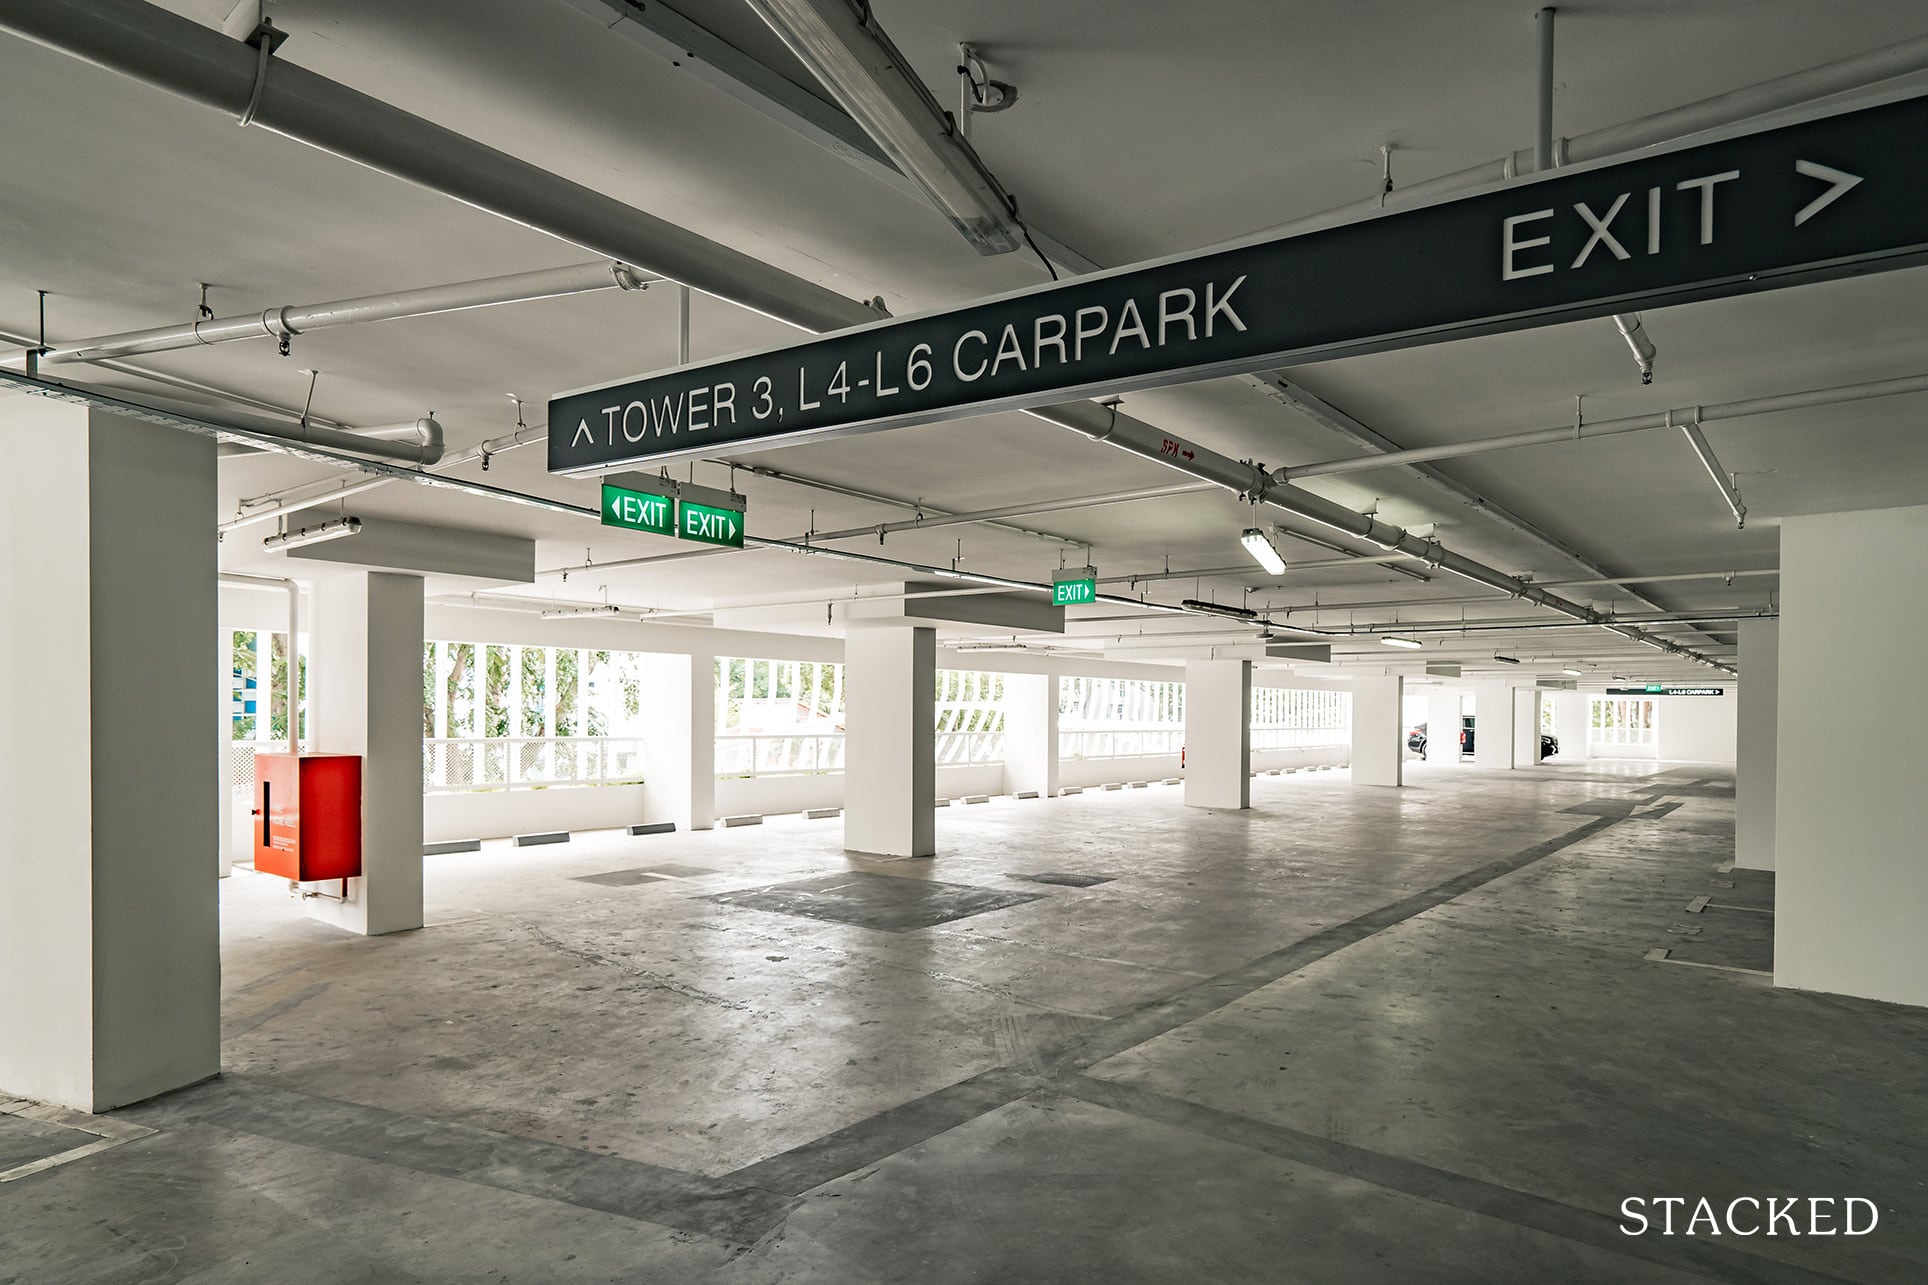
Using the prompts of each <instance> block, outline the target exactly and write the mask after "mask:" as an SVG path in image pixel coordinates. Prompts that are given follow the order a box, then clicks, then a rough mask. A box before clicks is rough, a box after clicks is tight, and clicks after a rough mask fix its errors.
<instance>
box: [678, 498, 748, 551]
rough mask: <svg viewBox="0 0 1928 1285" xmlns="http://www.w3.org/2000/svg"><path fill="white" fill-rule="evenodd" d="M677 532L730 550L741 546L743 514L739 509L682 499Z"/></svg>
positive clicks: (688, 537) (679, 503) (679, 505)
mask: <svg viewBox="0 0 1928 1285" xmlns="http://www.w3.org/2000/svg"><path fill="white" fill-rule="evenodd" d="M676 534H677V535H678V536H679V537H681V538H682V539H685V540H695V541H696V542H698V543H699V544H720V545H722V546H723V547H724V548H726V549H741V548H742V547H743V515H742V514H741V513H739V512H738V511H737V510H735V509H725V508H720V507H718V506H717V505H714V504H698V503H696V502H695V501H694V500H681V501H678V503H677V519H676Z"/></svg>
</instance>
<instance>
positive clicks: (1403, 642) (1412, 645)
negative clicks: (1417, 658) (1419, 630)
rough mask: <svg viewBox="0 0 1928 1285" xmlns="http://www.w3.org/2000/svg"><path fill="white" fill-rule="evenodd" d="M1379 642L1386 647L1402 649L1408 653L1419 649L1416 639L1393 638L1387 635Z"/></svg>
mask: <svg viewBox="0 0 1928 1285" xmlns="http://www.w3.org/2000/svg"><path fill="white" fill-rule="evenodd" d="M1379 641H1380V642H1381V643H1383V644H1385V645H1386V646H1388V647H1404V648H1407V649H1408V650H1410V651H1417V650H1418V649H1419V647H1420V642H1419V640H1418V639H1417V638H1394V637H1393V636H1392V635H1391V634H1387V635H1386V636H1385V637H1383V638H1381V639H1380V640H1379Z"/></svg>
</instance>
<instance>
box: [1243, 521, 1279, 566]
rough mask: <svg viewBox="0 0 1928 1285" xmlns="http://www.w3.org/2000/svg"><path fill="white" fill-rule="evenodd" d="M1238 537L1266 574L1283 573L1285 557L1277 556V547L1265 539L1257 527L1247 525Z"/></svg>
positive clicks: (1263, 533)
mask: <svg viewBox="0 0 1928 1285" xmlns="http://www.w3.org/2000/svg"><path fill="white" fill-rule="evenodd" d="M1238 539H1239V543H1240V544H1242V545H1244V546H1245V551H1246V552H1247V553H1249V554H1251V555H1252V561H1254V562H1256V563H1258V564H1259V565H1260V566H1261V567H1264V568H1265V573H1266V574H1267V575H1270V576H1282V575H1284V574H1285V559H1284V558H1281V557H1280V556H1279V551H1278V548H1277V547H1276V546H1275V545H1273V543H1272V542H1271V541H1270V540H1268V539H1266V537H1265V532H1263V531H1261V530H1259V529H1258V528H1257V527H1247V528H1245V532H1244V534H1242V535H1240V536H1239V538H1238Z"/></svg>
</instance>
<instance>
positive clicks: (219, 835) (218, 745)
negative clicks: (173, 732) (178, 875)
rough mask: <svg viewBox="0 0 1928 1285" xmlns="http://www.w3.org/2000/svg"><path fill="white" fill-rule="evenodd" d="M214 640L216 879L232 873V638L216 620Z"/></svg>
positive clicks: (226, 876)
mask: <svg viewBox="0 0 1928 1285" xmlns="http://www.w3.org/2000/svg"><path fill="white" fill-rule="evenodd" d="M218 592H219V591H218V590H217V593H218ZM214 642H215V657H214V659H215V668H214V673H215V683H216V686H215V691H216V692H218V693H219V697H218V699H217V701H216V705H217V711H216V713H215V716H214V752H215V763H214V775H215V782H214V789H215V797H216V798H217V799H218V800H219V802H218V803H217V804H216V806H215V809H214V813H215V815H214V825H215V841H214V848H215V852H214V874H215V877H216V878H217V879H226V878H228V877H229V876H231V875H232V874H233V873H234V791H233V789H232V788H231V787H230V784H229V781H228V764H229V761H230V760H231V758H232V754H231V752H230V751H229V748H228V747H229V745H230V744H232V743H233V740H234V701H233V699H232V696H231V693H232V692H233V688H232V686H231V684H232V683H233V682H234V641H233V638H232V637H231V636H230V633H229V631H228V630H226V629H223V628H221V627H220V625H219V623H218V622H217V623H216V627H215V631H214Z"/></svg>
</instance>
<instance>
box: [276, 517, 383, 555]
mask: <svg viewBox="0 0 1928 1285" xmlns="http://www.w3.org/2000/svg"><path fill="white" fill-rule="evenodd" d="M360 533H361V519H360V518H331V519H329V520H328V521H326V522H323V523H321V524H319V525H317V526H305V527H302V528H301V529H300V530H299V531H282V532H279V533H277V534H275V535H271V536H269V537H268V538H267V539H265V540H263V541H262V542H261V547H262V548H264V549H299V548H300V547H301V546H302V545H304V544H320V543H321V542H322V541H323V540H339V539H341V538H342V537H343V536H346V535H359V534H360Z"/></svg>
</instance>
